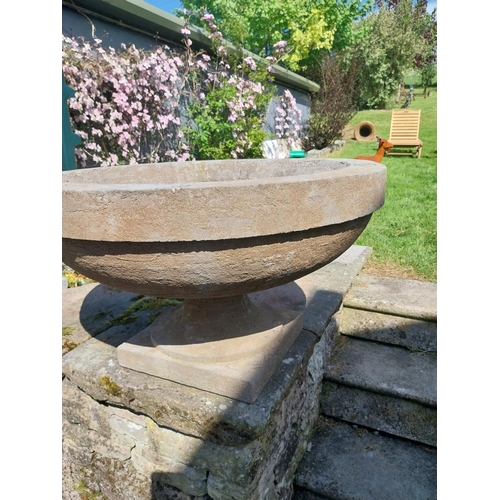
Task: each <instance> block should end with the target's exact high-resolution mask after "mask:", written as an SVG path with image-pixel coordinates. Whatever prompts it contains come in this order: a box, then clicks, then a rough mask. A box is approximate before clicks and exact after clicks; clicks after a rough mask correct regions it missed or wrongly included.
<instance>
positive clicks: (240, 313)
mask: <svg viewBox="0 0 500 500" xmlns="http://www.w3.org/2000/svg"><path fill="white" fill-rule="evenodd" d="M385 182H386V168H385V166H383V165H381V164H378V163H374V162H370V161H362V160H344V159H307V158H303V159H289V158H286V159H262V160H261V159H257V160H224V161H196V162H183V163H163V164H148V165H130V166H117V167H105V168H93V169H83V170H72V171H66V172H63V174H62V204H63V212H62V234H63V261H64V263H65V264H67V265H69V266H71V267H72V268H74V269H75V270H77V271H78V272H80V273H82V274H84V275H85V276H88V277H89V278H92V279H94V280H96V281H98V282H99V283H103V284H106V285H109V286H111V287H115V288H118V289H123V290H128V291H132V292H136V293H139V294H144V295H151V296H156V297H170V298H178V299H184V300H183V302H182V305H180V306H176V307H173V308H169V309H168V310H166V311H165V312H164V313H162V314H161V315H160V316H159V317H158V318H157V319H156V320H155V321H154V322H153V323H152V324H151V325H150V326H149V327H148V328H146V329H145V330H143V331H142V332H140V333H138V334H137V335H135V336H134V337H132V338H131V339H129V340H128V341H127V342H125V343H123V344H121V345H120V346H119V347H118V348H117V349H118V360H119V363H120V364H121V365H122V366H124V367H126V368H130V369H132V370H136V371H140V372H143V373H148V374H150V375H154V376H157V377H161V378H165V379H169V380H172V381H175V382H178V383H182V384H185V385H189V386H192V387H196V388H199V389H203V390H207V391H210V392H215V393H218V394H223V395H225V396H229V397H232V398H235V399H239V400H242V401H247V402H253V401H254V400H255V399H256V398H257V396H258V394H259V393H260V391H261V390H262V388H263V387H264V385H265V384H266V382H267V381H268V380H269V378H270V377H271V375H272V373H273V372H274V370H275V369H276V367H277V366H278V365H279V363H281V361H282V359H283V358H284V356H285V355H286V352H287V350H288V349H289V348H290V346H291V345H292V344H293V342H294V341H295V339H296V338H297V336H298V335H299V333H300V331H301V328H302V316H301V313H300V312H297V311H290V310H283V309H278V308H276V307H272V306H270V305H268V304H266V303H264V302H259V301H257V300H255V299H253V298H250V297H249V296H248V294H249V293H251V292H256V291H259V290H265V289H269V288H272V287H276V286H279V285H282V284H285V283H289V282H291V281H294V280H296V279H298V278H300V277H302V276H304V275H306V274H309V273H311V272H313V271H315V270H316V269H319V268H320V267H322V266H324V265H326V264H328V263H329V262H331V261H332V260H334V259H336V258H337V257H338V256H340V255H341V254H342V253H343V252H344V251H345V250H347V249H348V248H349V247H350V246H351V245H352V244H353V243H354V242H355V241H356V239H357V238H358V237H359V235H360V234H361V233H362V231H363V230H364V228H365V227H366V225H367V224H368V221H369V220H370V217H371V215H372V213H373V212H374V211H375V210H377V209H379V208H380V207H381V206H382V205H383V203H384V197H385Z"/></svg>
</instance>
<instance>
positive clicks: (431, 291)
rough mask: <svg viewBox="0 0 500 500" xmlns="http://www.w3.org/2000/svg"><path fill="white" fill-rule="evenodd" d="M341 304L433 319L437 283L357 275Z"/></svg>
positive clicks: (435, 313)
mask: <svg viewBox="0 0 500 500" xmlns="http://www.w3.org/2000/svg"><path fill="white" fill-rule="evenodd" d="M344 306H345V307H352V308H355V309H364V310H368V311H376V312H381V313H388V314H394V315H399V316H405V317H409V318H417V319H423V320H426V321H437V285H436V284H435V283H426V282H422V281H414V280H404V279H398V278H381V277H378V276H370V275H367V274H360V275H359V276H358V277H357V278H356V280H355V281H354V283H353V286H352V288H351V289H350V290H349V293H348V294H347V296H346V298H345V301H344Z"/></svg>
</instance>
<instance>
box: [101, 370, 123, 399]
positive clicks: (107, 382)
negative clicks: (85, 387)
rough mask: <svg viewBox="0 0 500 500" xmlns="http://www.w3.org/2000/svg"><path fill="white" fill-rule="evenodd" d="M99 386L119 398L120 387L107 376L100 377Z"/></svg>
mask: <svg viewBox="0 0 500 500" xmlns="http://www.w3.org/2000/svg"><path fill="white" fill-rule="evenodd" d="M99 385H101V386H102V387H104V388H105V389H106V390H107V391H108V392H109V393H110V394H111V395H113V396H119V395H120V394H121V393H122V389H121V387H120V386H119V385H118V384H117V383H116V382H113V381H112V380H111V379H110V378H109V377H108V376H107V375H104V376H103V377H101V380H100V381H99Z"/></svg>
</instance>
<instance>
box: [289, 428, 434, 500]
mask: <svg viewBox="0 0 500 500" xmlns="http://www.w3.org/2000/svg"><path fill="white" fill-rule="evenodd" d="M295 482H296V484H297V485H298V486H299V488H303V489H306V490H308V491H309V492H312V493H314V494H317V495H322V496H323V498H327V499H333V500H337V499H340V498H342V499H356V500H374V499H384V500H402V499H404V500H431V499H435V498H436V496H437V471H436V450H435V449H434V448H428V447H424V446H422V445H418V444H416V443H412V442H410V441H406V440H401V439H398V438H392V437H389V436H383V435H380V434H375V433H373V432H370V431H368V430H366V429H364V428H362V427H356V426H351V425H349V424H345V423H342V422H337V421H329V420H325V419H322V426H320V428H319V429H318V432H317V433H316V434H315V436H314V438H313V440H312V447H311V451H310V452H308V453H306V455H305V456H304V460H303V461H302V462H301V463H300V465H299V468H298V470H297V474H296V478H295ZM302 493H303V492H300V493H298V495H297V496H294V498H296V499H297V500H299V499H301V500H316V498H317V497H315V496H314V495H312V496H311V495H309V496H308V495H307V494H306V495H305V496H304V495H302ZM320 498H321V497H320Z"/></svg>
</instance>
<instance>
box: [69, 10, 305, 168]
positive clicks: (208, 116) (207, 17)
mask: <svg viewBox="0 0 500 500" xmlns="http://www.w3.org/2000/svg"><path fill="white" fill-rule="evenodd" d="M192 15H197V16H199V17H200V18H201V20H202V21H203V22H205V24H206V26H207V30H208V32H209V37H210V38H211V40H212V42H213V53H214V55H213V56H210V55H209V54H207V53H206V52H205V51H204V50H199V51H194V50H193V48H192V41H191V39H190V38H189V35H190V30H189V19H190V18H189V17H188V18H187V19H186V21H185V25H184V28H183V29H182V33H183V36H184V45H185V47H186V48H185V50H184V51H182V52H175V51H173V50H172V49H170V48H169V47H168V46H167V45H163V46H157V47H155V48H154V49H153V50H149V51H146V50H140V49H137V48H136V47H135V46H134V45H130V46H128V47H127V46H125V45H124V44H122V46H121V50H119V51H117V50H115V49H114V48H112V47H109V48H104V47H103V45H102V40H100V39H97V38H96V39H94V40H93V43H90V42H88V41H86V40H84V39H79V40H76V39H71V38H68V37H64V36H63V75H64V77H65V79H66V82H67V83H68V85H69V86H70V87H71V88H73V89H74V91H75V97H73V98H71V99H69V100H68V107H69V110H70V118H71V121H72V125H73V127H74V131H75V133H77V134H78V135H79V136H80V137H81V139H82V144H81V146H79V147H77V148H75V155H76V159H77V166H78V167H89V166H111V165H119V164H137V163H157V162H168V161H186V160H194V159H197V160H203V159H226V158H255V157H262V156H263V152H262V143H263V141H264V139H265V138H266V132H265V131H264V129H263V125H264V121H265V116H266V112H267V109H268V105H269V102H270V100H271V98H272V97H273V96H274V94H275V92H276V87H275V86H274V85H273V81H274V78H273V75H272V65H273V64H275V63H277V62H278V60H279V58H280V57H282V56H283V55H284V54H285V51H286V43H285V42H279V43H277V44H275V47H274V48H275V55H274V56H269V57H268V58H267V60H263V61H259V62H256V61H255V60H254V59H253V58H252V57H249V56H247V57H244V54H243V51H242V50H239V51H237V53H236V54H234V55H232V56H230V55H229V54H228V51H227V48H226V44H225V42H224V40H223V39H222V34H221V32H220V31H219V30H218V28H217V26H216V25H215V24H214V22H213V16H212V15H211V14H206V13H203V12H201V13H199V14H192ZM279 100H280V105H279V106H278V108H277V112H278V114H277V116H276V122H275V123H276V132H277V137H278V138H280V137H284V138H286V139H287V140H289V142H290V143H291V141H293V140H294V139H297V138H298V135H299V129H300V126H299V123H300V110H298V108H297V105H296V102H295V99H294V98H293V96H292V94H291V93H290V92H285V93H284V95H283V96H282V97H280V98H279Z"/></svg>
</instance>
